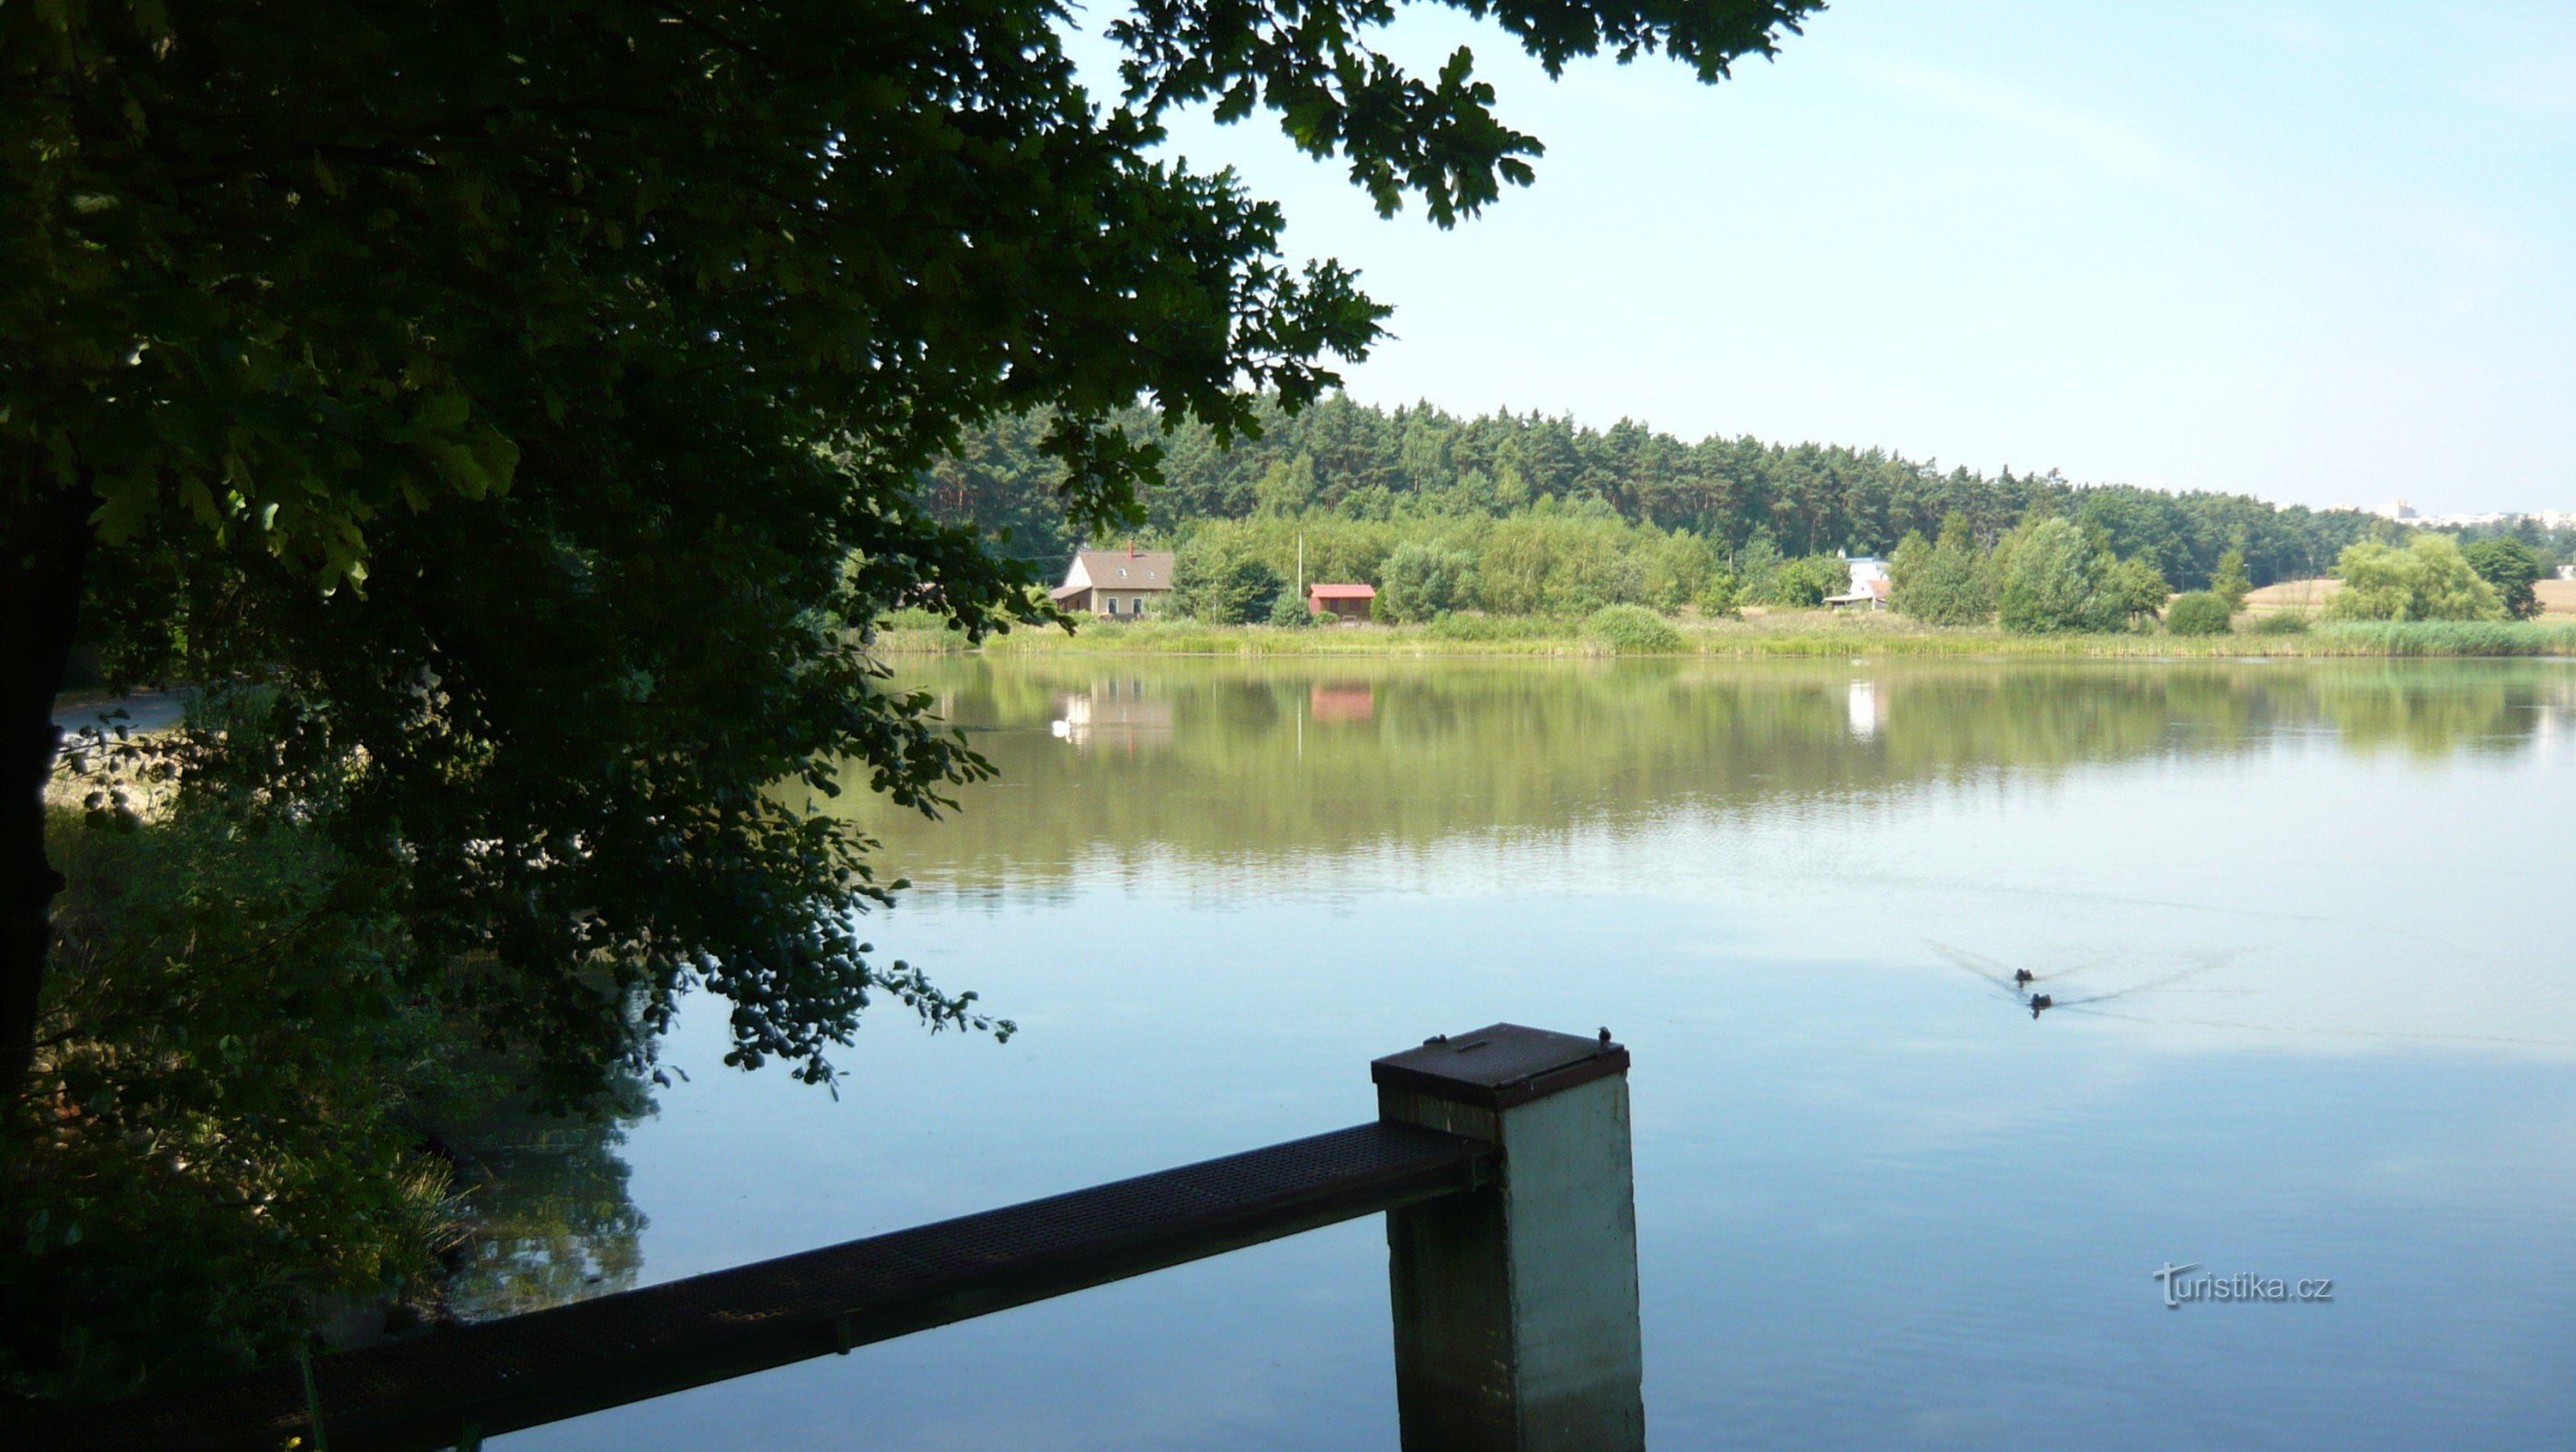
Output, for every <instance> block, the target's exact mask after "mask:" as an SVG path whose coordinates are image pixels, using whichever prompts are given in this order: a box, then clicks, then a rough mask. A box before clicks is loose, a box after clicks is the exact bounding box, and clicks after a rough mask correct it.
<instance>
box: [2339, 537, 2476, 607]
mask: <svg viewBox="0 0 2576 1452" xmlns="http://www.w3.org/2000/svg"><path fill="white" fill-rule="evenodd" d="M2335 573H2336V574H2337V575H2339V576H2341V577H2342V579H2343V588H2342V589H2341V590H2338V591H2336V592H2335V597H2334V598H2333V599H2332V600H2329V601H2327V602H2326V615H2327V617H2328V618H2329V619H2333V620H2501V619H2503V618H2504V599H2503V597H2502V596H2500V595H2498V594H2497V593H2496V588H2495V586H2493V585H2490V584H2488V583H2487V582H2486V581H2484V580H2482V579H2480V578H2478V573H2477V571H2475V570H2473V569H2471V568H2470V567H2469V562H2468V560H2467V559H2465V558H2464V557H2462V555H2461V554H2460V547H2459V546H2458V545H2456V544H2454V543H2452V542H2451V540H2450V539H2448V538H2447V537H2445V536H2442V535H2438V534H2419V535H2417V536H2415V538H2414V539H2413V540H2411V541H2409V542H2408V543H2407V546H2406V548H2404V549H2402V550H2401V549H2395V548H2392V547H2390V546H2388V545H2384V544H2380V543H2378V542H2376V541H2372V540H2365V541H2363V542H2362V543H2360V544H2356V545H2353V546H2351V547H2350V548H2348V549H2346V550H2345V551H2344V552H2343V554H2342V555H2341V556H2340V557H2339V558H2337V559H2336V561H2335Z"/></svg>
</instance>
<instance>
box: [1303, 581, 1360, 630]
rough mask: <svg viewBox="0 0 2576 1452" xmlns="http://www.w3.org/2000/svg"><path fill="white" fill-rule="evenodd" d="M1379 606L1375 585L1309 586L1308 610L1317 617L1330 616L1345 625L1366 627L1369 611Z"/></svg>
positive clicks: (1307, 589) (1307, 596)
mask: <svg viewBox="0 0 2576 1452" xmlns="http://www.w3.org/2000/svg"><path fill="white" fill-rule="evenodd" d="M1376 604H1377V586H1375V585H1309V586H1307V587H1306V608H1307V609H1308V610H1310V611H1312V612H1314V613H1315V614H1317V615H1330V616H1333V617H1334V618H1336V619H1338V620H1339V621H1341V623H1342V624H1344V625H1366V624H1367V623H1368V618H1369V611H1370V610H1371V609H1372V608H1374V607H1375V606H1376Z"/></svg>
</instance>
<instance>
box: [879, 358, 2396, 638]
mask: <svg viewBox="0 0 2576 1452" xmlns="http://www.w3.org/2000/svg"><path fill="white" fill-rule="evenodd" d="M1261 424H1262V430H1261V434H1260V436H1259V437H1258V438H1247V439H1239V440H1237V441H1236V443H1235V445H1234V446H1233V447H1232V448H1230V449H1228V448H1222V447H1220V446H1219V445H1218V443H1217V441H1216V440H1215V439H1214V437H1212V436H1211V435H1210V434H1209V433H1208V432H1207V431H1205V430H1203V429H1183V430H1181V431H1180V432H1177V433H1174V434H1170V435H1163V436H1159V438H1158V440H1157V441H1158V442H1159V443H1160V445H1161V447H1162V448H1163V450H1164V454H1163V459H1162V474H1163V480H1162V483H1161V485H1160V486H1159V487H1157V488H1154V489H1151V490H1149V491H1147V493H1146V496H1145V499H1144V507H1145V511H1146V531H1145V532H1146V533H1147V534H1148V535H1149V536H1150V537H1152V538H1154V539H1156V540H1159V541H1162V542H1172V541H1176V540H1180V539H1182V538H1184V537H1186V536H1188V535H1190V534H1192V533H1194V532H1196V531H1200V530H1203V529H1205V528H1206V527H1207V526H1208V525H1209V524H1210V523H1211V522H1213V521H1244V522H1246V523H1245V524H1244V525H1241V526H1237V528H1240V529H1243V530H1245V531H1246V532H1247V533H1250V534H1253V535H1256V536H1263V537H1266V536H1267V535H1268V534H1269V533H1271V532H1272V530H1274V529H1275V528H1276V525H1275V524H1272V523H1271V522H1274V521H1276V522H1284V521H1288V520H1297V521H1299V522H1301V523H1303V524H1304V525H1305V526H1306V527H1307V544H1308V549H1309V551H1310V563H1311V564H1312V565H1313V566H1314V568H1313V569H1311V570H1310V572H1309V576H1308V577H1309V578H1315V577H1316V575H1317V573H1318V572H1322V573H1325V574H1327V575H1329V576H1331V577H1335V578H1350V577H1353V576H1357V577H1359V578H1364V579H1368V580H1370V581H1371V582H1372V583H1380V584H1383V581H1381V580H1379V579H1378V578H1377V572H1378V569H1379V568H1380V567H1381V566H1382V565H1383V563H1384V561H1385V558H1386V557H1387V556H1388V555H1389V554H1391V553H1393V552H1394V550H1395V549H1396V548H1397V547H1398V546H1400V545H1403V544H1406V543H1420V544H1425V545H1428V544H1431V543H1433V542H1434V541H1442V542H1446V543H1448V544H1450V545H1452V546H1457V545H1459V544H1460V543H1461V537H1462V536H1464V535H1468V534H1475V535H1478V536H1481V535H1482V533H1483V532H1484V530H1486V529H1488V528H1490V527H1491V525H1490V523H1488V522H1492V521H1505V520H1514V519H1527V520H1532V521H1535V520H1539V519H1548V520H1555V521H1560V523H1558V524H1556V525H1554V526H1552V527H1551V528H1553V529H1554V530H1555V531H1556V532H1559V533H1568V534H1574V533H1584V531H1580V530H1572V529H1570V528H1569V526H1571V525H1573V524H1576V523H1579V522H1593V523H1595V524H1597V525H1605V526H1618V527H1620V528H1618V529H1616V530H1606V531H1605V530H1600V529H1595V530H1593V531H1590V533H1591V534H1592V535H1593V536H1594V537H1595V538H1596V539H1598V540H1600V541H1601V542H1603V543H1605V544H1616V545H1619V546H1622V547H1620V548H1616V549H1613V550H1610V551H1609V554H1606V555H1600V556H1599V558H1600V559H1603V560H1606V559H1608V558H1609V557H1610V556H1611V555H1616V556H1618V557H1622V558H1624V557H1627V556H1631V555H1641V556H1643V557H1644V558H1645V563H1643V564H1640V565H1638V566H1636V568H1649V569H1650V568H1654V565H1653V563H1652V559H1653V557H1654V556H1656V555H1658V554H1663V555H1669V554H1670V553H1671V552H1672V551H1674V550H1675V549H1677V548H1678V549H1679V550H1681V551H1682V552H1683V553H1685V554H1689V553H1695V552H1696V551H1695V548H1694V546H1693V545H1689V544H1677V543H1676V541H1677V540H1678V539H1679V537H1681V536H1684V535H1687V536H1690V537H1691V539H1692V540H1693V541H1695V542H1696V544H1697V545H1700V546H1705V547H1706V548H1707V549H1709V550H1710V551H1712V552H1713V554H1714V555H1715V557H1716V558H1717V560H1718V561H1719V562H1720V564H1721V565H1722V566H1724V567H1726V568H1728V569H1729V570H1730V571H1731V572H1732V573H1735V574H1736V575H1738V576H1743V575H1745V574H1747V573H1749V572H1747V571H1745V570H1743V569H1742V568H1740V567H1739V566H1738V559H1739V556H1740V555H1741V554H1742V552H1744V551H1746V550H1748V549H1750V550H1753V551H1755V552H1757V554H1761V555H1765V556H1771V557H1785V558H1789V559H1795V558H1798V557H1800V556H1808V555H1818V554H1824V555H1830V554H1832V553H1833V552H1835V551H1837V550H1842V551H1848V552H1850V553H1852V554H1875V555H1887V554H1892V553H1893V552H1894V551H1895V549H1896V547H1897V545H1898V544H1899V543H1900V542H1901V541H1902V540H1903V539H1904V538H1905V536H1906V535H1907V534H1908V533H1909V532H1917V531H1919V532H1921V533H1923V534H1924V535H1926V536H1937V535H1938V534H1939V533H1940V530H1941V527H1942V524H1943V522H1944V520H1945V519H1947V518H1948V517H1949V516H1950V515H1952V514H1954V513H1955V514H1957V515H1959V516H1960V517H1961V518H1963V519H1964V520H1965V521H1966V523H1967V526H1968V529H1969V530H1970V532H1971V533H1972V534H1973V535H1974V536H1975V537H1976V539H1977V540H1978V541H1980V542H1981V543H1983V544H1987V545H1991V544H1992V543H1993V542H1994V541H1996V540H1998V539H2000V538H2001V537H2002V536H2003V535H2005V534H2006V533H2007V532H2009V531H2010V530H2011V529H2012V528H2013V527H2014V526H2016V525H2017V524H2019V523H2020V522H2021V521H2022V520H2023V519H2024V518H2026V517H2027V516H2029V515H2031V514H2032V513H2033V512H2034V511H2035V510H2036V511H2038V512H2040V513H2045V514H2051V515H2057V516H2061V517H2066V518H2069V519H2071V520H2073V521H2074V522H2075V523H2077V524H2079V525H2083V526H2087V527H2088V530H2090V529H2098V530H2099V532H2100V537H2102V538H2104V539H2105V540H2106V541H2107V543H2108V545H2109V547H2110V548H2111V550H2112V551H2114V552H2115V553H2116V554H2117V555H2118V556H2120V557H2121V558H2124V559H2127V558H2141V559H2144V560H2146V561H2148V562H2149V563H2151V564H2152V565H2153V566H2154V567H2155V568H2157V569H2159V570H2161V571H2162V572H2163V574H2164V577H2165V578H2166V579H2167V580H2169V581H2170V582H2171V583H2172V584H2173V585H2174V586H2175V587H2176V588H2178V589H2199V588H2203V587H2205V586H2206V585H2207V584H2208V583H2209V580H2210V577H2211V574H2212V572H2213V571H2215V570H2216V569H2217V567H2218V563H2219V557H2220V556H2221V555H2222V554H2224V553H2225V552H2226V551H2227V550H2228V549H2230V548H2231V547H2233V548H2237V549H2241V550H2242V551H2243V553H2244V561H2245V567H2246V570H2247V571H2248V573H2249V574H2250V575H2251V576H2252V579H2253V583H2255V584H2257V585H2261V584H2268V583H2270V582H2271V581H2273V580H2278V579H2291V578H2299V577H2303V576H2310V575H2317V574H2322V573H2324V572H2325V571H2326V570H2327V569H2328V568H2329V567H2330V566H2332V564H2333V563H2334V561H2335V558H2336V556H2337V555H2338V554H2340V553H2341V552H2342V550H2343V549H2344V547H2345V546H2347V545H2350V544H2352V543H2354V542H2356V541H2358V540H2363V539H2370V538H2377V537H2393V536H2394V535H2395V534H2396V533H2397V530H2396V528H2395V527H2394V526H2391V525H2388V524H2386V523H2385V522H2384V521H2381V520H2379V519H2377V518H2375V517H2373V516H2370V515H2366V514H2360V513H2356V512H2353V511H2345V510H2335V511H2321V510H2311V509H2308V508H2306V507H2304V506H2299V505H2290V506H2277V505H2273V504H2270V503H2267V502H2265V501H2263V500H2260V499H2256V498H2253V497H2251V496H2249V495H2242V494H2214V493H2205V492H2192V493H2181V494H2171V493H2166V492H2163V491H2161V490H2155V489H2143V488H2137V487H2134V486H2129V485H2081V484H2075V483H2071V482H2069V481H2067V480H2066V479H2064V478H2062V477H2060V476H2059V475H2058V474H2056V473H2055V472H2050V473H2047V474H2015V473H2013V472H2012V471H2011V470H2009V469H2007V470H2005V471H2004V472H2002V473H2000V474H1996V475H1985V474H1978V473H1974V472H1971V471H1970V470H1967V469H1964V468H1952V469H1949V470H1946V471H1945V470H1943V469H1941V468H1940V467H1939V466H1938V465H1937V464H1935V463H1933V462H1930V461H1922V462H1918V461H1915V460H1911V459H1907V458H1905V457H1903V456H1902V455H1897V454H1890V453H1886V452H1884V451H1881V450H1877V449H1867V450H1863V449H1852V448H1846V447H1842V446H1836V445H1822V444H1798V445H1794V446H1792V445H1781V444H1769V443H1763V442H1761V441H1760V440H1757V439H1753V438H1749V437H1747V438H1734V439H1724V438H1710V439H1704V440H1701V441H1700V442H1698V443H1686V442H1684V441H1682V440H1680V439H1677V438H1675V437H1673V436H1672V435H1670V434H1665V433H1658V432H1655V431H1653V430H1651V429H1648V428H1646V427H1644V426H1643V425H1640V424H1636V423H1632V422H1628V421H1626V420H1622V421H1621V422H1619V423H1617V424H1614V425H1612V426H1611V427H1610V428H1608V429H1594V428H1587V427H1583V426H1580V425H1578V424H1576V423H1574V422H1573V421H1572V420H1571V419H1567V418H1548V417H1545V416H1542V415H1538V414H1527V415H1521V414H1513V413H1508V412H1501V413H1492V414H1486V415H1483V416H1480V417H1476V418H1472V419H1469V418H1460V417H1458V416H1457V415H1454V414H1451V413H1447V412H1445V411H1443V410H1441V409H1438V408H1434V407H1432V406H1430V405H1429V404H1417V405H1414V406H1412V407H1409V408H1396V409H1386V408H1380V407H1377V406H1374V405H1369V404H1362V403H1356V402H1353V401H1352V400H1350V399H1349V398H1347V397H1344V396H1340V395H1335V396H1332V397H1329V398H1326V399H1325V400H1323V401H1322V402H1320V403H1317V404H1315V405H1314V406H1312V407H1310V408H1308V409H1306V410H1304V411H1303V412H1301V413H1297V414H1294V415H1290V414H1288V413H1286V412H1284V411H1283V410H1281V409H1280V408H1278V407H1277V406H1276V405H1275V404H1272V405H1269V406H1266V407H1265V408H1264V409H1263V410H1262V411H1261ZM1128 427H1129V430H1130V432H1131V434H1133V435H1134V436H1136V437H1138V438H1140V439H1143V438H1148V437H1154V435H1153V434H1152V431H1151V429H1150V428H1149V426H1148V424H1147V421H1146V416H1145V415H1144V414H1142V413H1141V412H1139V413H1137V414H1135V415H1134V416H1133V417H1132V418H1130V419H1129V420H1128ZM1043 432H1044V423H1043V421H1042V420H1039V419H1035V418H1014V419H1006V420H1003V421H1001V422H998V423H996V424H993V425H990V426H988V427H986V428H984V429H982V430H980V431H978V432H977V433H975V434H973V435H972V436H970V437H969V438H968V439H967V440H966V441H965V442H964V443H963V444H962V445H961V446H960V447H959V448H958V449H957V450H956V451H955V452H954V453H953V454H951V455H950V456H949V457H948V458H946V459H944V460H942V461H941V462H940V463H939V464H937V465H936V466H934V467H933V468H932V469H931V470H930V471H929V472H928V474H927V476H926V477H925V479H924V481H923V491H924V498H925V501H926V503H927V504H928V505H929V507H930V508H931V509H932V511H933V512H934V513H936V514H937V515H939V516H940V517H941V518H942V519H943V520H946V521H949V522H955V523H964V522H972V523H975V524H977V525H980V526H983V527H984V528H985V529H986V530H988V531H991V532H995V533H1000V532H1003V531H1007V544H1006V545H1005V546H1004V548H1005V550H1006V552H1008V553H1011V554H1014V555H1017V556H1020V557H1022V558H1024V559H1026V560H1027V561H1029V562H1030V563H1031V564H1032V565H1034V566H1036V567H1037V568H1038V569H1039V570H1040V572H1041V573H1044V572H1046V571H1047V570H1049V569H1051V568H1053V567H1054V566H1055V565H1057V564H1059V563H1060V562H1061V561H1062V559H1063V558H1064V556H1065V554H1066V553H1067V552H1068V551H1070V550H1071V549H1072V548H1073V547H1074V546H1075V545H1076V544H1077V543H1078V541H1077V540H1075V539H1074V538H1073V537H1072V536H1071V534H1070V533H1069V532H1068V531H1067V529H1066V526H1065V524H1064V522H1063V512H1062V509H1061V507H1060V506H1059V504H1058V503H1057V501H1056V498H1055V495H1054V487H1053V486H1054V482H1055V480H1056V478H1057V472H1056V468H1055V465H1054V463H1053V461H1051V460H1049V459H1047V458H1046V457H1045V456H1044V455H1042V454H1041V453H1039V451H1038V448H1037V444H1038V440H1039V438H1040V437H1041V435H1042V434H1043ZM1265 524H1269V525H1270V527H1269V528H1264V525H1265ZM1337 524H1338V525H1341V526H1344V527H1341V528H1337V527H1336V525H1337ZM1349 526H1357V528H1350V527H1349ZM1532 527H1533V528H1535V527H1536V526H1535V524H1533V526H1532ZM1649 532H1651V534H1652V535H1653V536H1654V537H1655V538H1649V537H1648V535H1649ZM1319 535H1320V536H1321V537H1320V538H1319ZM1613 536H1616V538H1615V539H1614V538H1613ZM1638 546H1653V547H1654V548H1651V549H1646V550H1643V551H1641V550H1639V549H1638ZM1319 549H1320V550H1321V551H1322V555H1321V557H1320V558H1318V557H1316V555H1315V553H1314V552H1315V551H1317V550H1319ZM1596 553H1598V552H1596ZM1542 573H1544V571H1543V570H1542ZM1613 593H1614V594H1616V593H1617V592H1613ZM1543 594H1544V592H1543V591H1542V592H1541V594H1540V596H1534V597H1533V600H1532V604H1533V606H1534V607H1536V606H1542V605H1543V604H1544V603H1545V602H1544V600H1543V598H1542V597H1543ZM1565 603H1566V604H1567V605H1569V606H1574V605H1579V604H1581V603H1583V602H1581V601H1576V600H1568V601H1567V602H1565Z"/></svg>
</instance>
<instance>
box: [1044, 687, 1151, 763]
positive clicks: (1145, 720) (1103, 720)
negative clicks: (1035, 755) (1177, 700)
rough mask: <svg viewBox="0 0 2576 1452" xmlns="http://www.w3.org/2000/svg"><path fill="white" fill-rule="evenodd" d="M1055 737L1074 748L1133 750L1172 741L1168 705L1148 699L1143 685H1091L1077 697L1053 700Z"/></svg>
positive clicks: (1062, 697) (1061, 697)
mask: <svg viewBox="0 0 2576 1452" xmlns="http://www.w3.org/2000/svg"><path fill="white" fill-rule="evenodd" d="M1056 712H1057V716H1056V720H1055V723H1054V726H1053V727H1052V729H1053V730H1054V732H1055V734H1056V735H1057V736H1059V737H1062V738H1063V739H1064V740H1067V741H1070V742H1072V743H1073V744H1074V745H1076V746H1090V745H1093V744H1095V743H1109V744H1116V745H1125V746H1131V747H1132V746H1136V745H1139V744H1141V743H1145V742H1161V741H1169V740H1171V739H1172V703H1171V702H1169V701H1163V700H1153V699H1149V698H1148V697H1147V696H1146V694H1145V683H1144V682H1143V681H1133V680H1128V681H1122V680H1115V679H1112V680H1106V681H1095V682H1093V683H1092V686H1091V689H1090V690H1088V691H1085V692H1082V693H1081V694H1078V695H1064V696H1058V697H1057V698H1056Z"/></svg>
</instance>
